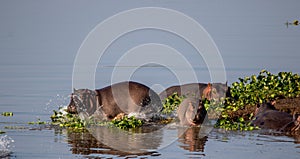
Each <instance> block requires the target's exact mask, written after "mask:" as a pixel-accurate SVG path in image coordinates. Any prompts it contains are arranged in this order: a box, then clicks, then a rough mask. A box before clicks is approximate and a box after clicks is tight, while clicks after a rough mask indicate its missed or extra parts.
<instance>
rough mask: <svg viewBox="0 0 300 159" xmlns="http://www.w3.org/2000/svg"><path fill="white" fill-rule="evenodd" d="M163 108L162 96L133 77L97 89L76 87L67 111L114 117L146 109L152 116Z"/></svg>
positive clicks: (108, 117) (145, 113)
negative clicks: (129, 79) (132, 80)
mask: <svg viewBox="0 0 300 159" xmlns="http://www.w3.org/2000/svg"><path fill="white" fill-rule="evenodd" d="M161 108H162V103H161V100H160V98H159V96H158V95H157V94H156V93H155V92H154V91H153V90H152V89H150V88H149V87H147V86H145V85H143V84H140V83H137V82H131V81H130V82H121V83H117V84H113V85H111V86H107V87H105V88H102V89H97V90H89V89H79V90H74V93H73V94H72V96H71V101H70V104H69V105H68V109H67V111H68V112H69V113H80V112H84V113H85V114H87V115H89V116H91V115H94V116H96V117H99V118H100V119H108V120H111V119H113V118H114V117H116V116H117V115H118V114H121V113H125V114H129V113H142V114H144V115H145V116H146V117H148V115H151V114H153V113H157V112H159V111H160V110H161Z"/></svg>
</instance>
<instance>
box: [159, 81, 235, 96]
mask: <svg viewBox="0 0 300 159" xmlns="http://www.w3.org/2000/svg"><path fill="white" fill-rule="evenodd" d="M228 91H229V88H228V87H227V84H223V83H213V84H211V83H208V84H206V83H189V84H184V85H176V86H171V87H169V88H167V89H165V90H164V91H162V92H161V93H160V94H159V97H160V99H161V100H164V99H165V98H167V97H168V96H170V95H172V94H173V93H177V94H178V95H179V96H181V95H184V96H188V97H197V98H198V99H203V98H207V99H208V100H211V99H215V100H217V99H220V98H221V97H225V96H226V94H228Z"/></svg>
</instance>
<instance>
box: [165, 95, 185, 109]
mask: <svg viewBox="0 0 300 159" xmlns="http://www.w3.org/2000/svg"><path fill="white" fill-rule="evenodd" d="M184 98H185V96H179V95H178V93H177V92H175V93H173V94H172V95H170V96H169V97H167V98H166V99H165V100H164V102H163V109H162V111H161V113H162V114H170V113H172V112H174V111H175V110H176V109H177V108H178V106H179V104H180V103H181V102H182V101H183V99H184Z"/></svg>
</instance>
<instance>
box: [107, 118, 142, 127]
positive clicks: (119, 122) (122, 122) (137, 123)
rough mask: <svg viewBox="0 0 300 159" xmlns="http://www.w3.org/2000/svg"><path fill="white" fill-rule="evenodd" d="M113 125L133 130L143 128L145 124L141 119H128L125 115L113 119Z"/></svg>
mask: <svg viewBox="0 0 300 159" xmlns="http://www.w3.org/2000/svg"><path fill="white" fill-rule="evenodd" d="M111 123H112V124H114V125H115V126H116V127H118V128H121V129H131V128H137V127H141V126H142V125H143V123H144V122H143V121H142V120H140V119H137V118H135V117H134V116H131V117H128V116H127V115H125V116H123V117H121V118H116V119H113V120H112V121H111Z"/></svg>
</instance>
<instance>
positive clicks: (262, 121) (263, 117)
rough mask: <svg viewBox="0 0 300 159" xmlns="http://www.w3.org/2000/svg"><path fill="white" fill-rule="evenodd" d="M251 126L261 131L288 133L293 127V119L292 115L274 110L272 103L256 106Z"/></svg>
mask: <svg viewBox="0 0 300 159" xmlns="http://www.w3.org/2000/svg"><path fill="white" fill-rule="evenodd" d="M252 124H253V125H254V126H258V127H260V128H262V129H274V130H277V131H289V130H290V129H291V128H292V127H293V126H294V119H293V116H292V115H290V114H288V113H285V112H280V111H278V110H276V109H275V107H274V105H272V103H263V104H261V105H258V106H257V110H256V114H255V117H254V120H253V121H252Z"/></svg>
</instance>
